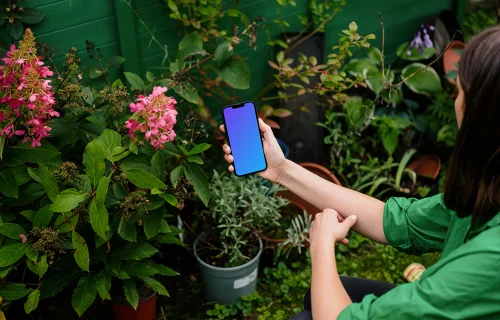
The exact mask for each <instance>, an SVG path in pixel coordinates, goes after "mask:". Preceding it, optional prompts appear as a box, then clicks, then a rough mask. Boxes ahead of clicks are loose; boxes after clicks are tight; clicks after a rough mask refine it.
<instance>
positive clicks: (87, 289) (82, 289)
mask: <svg viewBox="0 0 500 320" xmlns="http://www.w3.org/2000/svg"><path fill="white" fill-rule="evenodd" d="M96 295H97V287H96V283H95V277H93V276H85V277H82V278H80V281H78V286H77V287H76V289H75V291H74V293H73V297H72V299H71V305H72V306H73V308H74V309H75V311H76V313H78V316H80V317H81V316H82V314H83V313H84V312H85V311H86V310H87V309H88V307H90V305H92V303H94V300H95V297H96Z"/></svg>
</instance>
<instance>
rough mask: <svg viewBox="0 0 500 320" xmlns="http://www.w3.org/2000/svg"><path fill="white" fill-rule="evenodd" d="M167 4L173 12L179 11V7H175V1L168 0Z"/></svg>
mask: <svg viewBox="0 0 500 320" xmlns="http://www.w3.org/2000/svg"><path fill="white" fill-rule="evenodd" d="M167 4H168V7H169V8H170V10H172V11H173V12H177V11H179V8H177V5H176V4H175V2H174V1H173V0H168V1H167Z"/></svg>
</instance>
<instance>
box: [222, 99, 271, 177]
mask: <svg viewBox="0 0 500 320" xmlns="http://www.w3.org/2000/svg"><path fill="white" fill-rule="evenodd" d="M222 115H223V118H224V124H225V126H226V133H227V137H228V141H229V145H230V147H231V153H232V155H233V158H234V163H233V165H234V173H235V174H236V175H237V176H243V175H246V174H250V173H254V172H259V171H263V170H265V169H266V168H267V163H266V158H265V157H264V149H263V146H262V138H261V135H260V129H259V124H258V122H257V112H256V111H255V105H254V104H253V102H244V103H241V104H237V105H233V106H227V107H225V108H224V109H223V110H222Z"/></svg>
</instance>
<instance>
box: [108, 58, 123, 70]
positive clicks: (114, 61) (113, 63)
mask: <svg viewBox="0 0 500 320" xmlns="http://www.w3.org/2000/svg"><path fill="white" fill-rule="evenodd" d="M125 60H127V59H125V58H124V57H120V56H111V57H109V59H108V66H107V67H106V68H107V69H108V70H109V69H114V68H118V67H119V66H121V65H122V64H123V63H124V62H125Z"/></svg>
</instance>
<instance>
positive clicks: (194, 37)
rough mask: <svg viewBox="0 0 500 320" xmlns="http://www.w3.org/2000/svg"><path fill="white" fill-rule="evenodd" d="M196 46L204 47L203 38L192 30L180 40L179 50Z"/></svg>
mask: <svg viewBox="0 0 500 320" xmlns="http://www.w3.org/2000/svg"><path fill="white" fill-rule="evenodd" d="M188 47H194V48H198V49H203V40H202V39H201V36H200V35H199V34H198V33H197V32H191V33H189V34H187V35H185V36H184V37H183V38H182V40H181V41H180V42H179V50H182V49H185V48H188Z"/></svg>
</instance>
